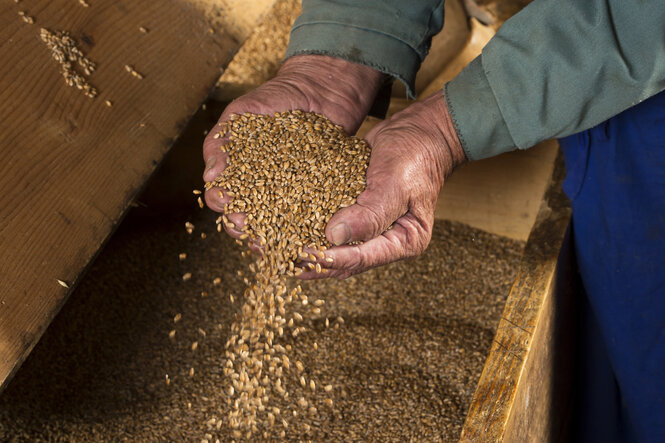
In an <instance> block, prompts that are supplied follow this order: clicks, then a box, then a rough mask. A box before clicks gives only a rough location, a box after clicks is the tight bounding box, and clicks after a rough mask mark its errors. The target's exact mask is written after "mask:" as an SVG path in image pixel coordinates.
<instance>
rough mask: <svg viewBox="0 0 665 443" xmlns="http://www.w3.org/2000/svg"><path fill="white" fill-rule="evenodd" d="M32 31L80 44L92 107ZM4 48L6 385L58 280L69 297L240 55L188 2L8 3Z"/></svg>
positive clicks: (2, 305) (1, 313) (1, 176)
mask: <svg viewBox="0 0 665 443" xmlns="http://www.w3.org/2000/svg"><path fill="white" fill-rule="evenodd" d="M22 8H25V9H26V12H27V13H28V14H29V15H31V16H33V17H34V18H35V21H36V24H35V25H28V24H26V23H24V22H23V21H22V20H21V18H20V17H19V16H18V15H17V12H18V11H19V10H20V9H22ZM139 26H144V27H146V28H147V29H148V30H149V31H150V32H149V33H147V34H144V33H141V32H139ZM40 27H46V28H49V29H52V30H67V31H70V32H71V34H72V36H73V37H74V38H76V39H77V40H78V41H79V43H80V45H81V47H82V49H83V51H84V52H85V53H87V55H88V56H89V58H90V59H92V60H93V61H94V62H96V63H97V70H96V71H95V72H94V73H93V75H92V76H91V77H90V81H91V83H92V84H93V85H94V86H95V87H96V88H98V90H99V97H97V98H96V99H90V98H87V97H84V96H83V94H81V93H80V91H77V90H76V89H75V88H70V87H67V86H66V85H65V83H64V81H63V78H62V76H61V75H60V73H59V66H58V65H57V63H56V62H55V61H54V60H52V59H51V54H50V52H49V50H48V49H47V48H46V46H45V45H44V44H43V43H42V42H41V41H40V38H39V29H40ZM0 41H2V42H3V43H2V45H1V46H0V57H1V58H2V60H3V63H2V65H1V66H0V100H1V102H2V104H3V106H2V107H1V108H0V140H1V143H2V160H3V161H2V163H0V189H2V190H3V192H2V193H1V194H0V245H1V246H2V251H3V254H2V256H1V257H0V288H1V289H0V386H2V385H4V383H5V382H6V381H7V380H8V378H9V377H10V375H11V374H12V372H13V371H15V370H16V369H17V368H18V366H19V365H20V363H21V362H22V361H23V359H24V358H25V357H26V356H27V354H28V353H29V352H30V350H31V349H32V347H33V346H34V344H35V343H36V341H37V340H38V339H39V337H40V336H41V334H42V333H43V332H44V330H45V328H46V327H47V325H48V324H49V322H50V320H51V319H52V318H53V316H54V315H55V314H56V313H57V311H58V310H59V308H60V306H61V305H62V304H63V303H64V301H65V300H66V298H67V295H68V293H69V292H70V290H71V289H66V288H64V287H62V286H60V285H59V284H58V282H57V279H60V280H63V281H65V282H67V283H68V284H69V286H70V288H72V287H74V286H75V285H76V282H77V281H78V278H79V277H80V275H81V273H82V271H83V269H84V268H85V266H86V265H87V264H88V263H89V262H90V260H91V259H92V258H93V256H94V255H95V253H96V252H97V251H98V250H99V248H100V246H101V245H102V243H103V242H104V241H105V239H106V238H107V237H108V236H109V234H110V232H111V231H112V229H113V228H114V227H115V226H116V225H117V223H118V222H119V221H120V219H121V217H122V215H123V213H124V212H125V210H126V209H127V207H128V206H129V205H130V203H131V201H132V199H133V198H134V196H135V195H136V194H137V192H138V190H139V189H140V188H141V186H142V185H143V184H144V183H145V181H146V179H147V178H148V177H149V176H150V174H151V172H152V171H153V170H154V168H155V166H156V165H157V164H158V163H159V161H160V160H161V158H162V156H163V155H164V154H165V153H166V152H167V150H168V149H169V148H170V147H171V145H172V144H173V142H174V140H175V138H176V137H177V136H178V135H179V133H180V132H181V130H182V129H183V128H184V127H185V125H186V124H187V121H188V120H189V118H190V117H191V115H193V113H194V112H195V110H196V109H197V108H198V106H199V104H200V103H201V101H202V100H203V99H204V98H205V96H206V95H207V94H208V92H209V90H210V89H211V87H212V86H213V85H214V83H215V80H216V79H217V78H218V77H219V74H220V68H221V67H223V66H225V65H226V63H228V61H229V59H230V57H231V56H232V54H233V53H234V52H235V50H236V49H237V44H236V43H235V42H234V41H233V40H232V39H230V38H229V37H227V36H226V35H225V34H224V33H223V32H219V31H217V32H212V30H211V28H210V27H209V26H208V24H207V22H206V20H205V18H204V17H203V16H202V14H200V13H197V11H196V10H195V9H194V8H193V7H192V6H191V5H190V4H189V3H187V2H186V1H184V0H167V1H161V2H135V1H131V0H95V1H90V6H89V7H87V8H85V7H82V6H81V5H80V4H79V2H77V1H74V0H58V1H55V0H35V1H32V2H25V5H24V2H21V3H19V4H14V3H12V4H11V6H5V7H4V9H3V10H2V12H0ZM126 64H130V65H133V66H134V67H135V68H136V70H137V71H139V72H141V73H142V74H143V75H144V78H143V79H142V80H139V79H137V78H135V77H133V76H131V75H130V74H129V73H127V72H126V71H125V68H124V66H125V65H126ZM107 99H108V100H111V101H112V102H113V106H112V107H110V108H109V107H107V106H105V105H104V101H105V100H107ZM197 155H198V154H197ZM109 278H113V276H109Z"/></svg>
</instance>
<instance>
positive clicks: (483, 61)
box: [445, 0, 665, 159]
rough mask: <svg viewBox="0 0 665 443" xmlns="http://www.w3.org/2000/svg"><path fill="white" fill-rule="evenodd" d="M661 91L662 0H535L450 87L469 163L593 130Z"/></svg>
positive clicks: (664, 57)
mask: <svg viewBox="0 0 665 443" xmlns="http://www.w3.org/2000/svg"><path fill="white" fill-rule="evenodd" d="M663 89H665V2H663V1H662V0H567V1H563V0H561V1H552V0H536V1H534V2H533V3H531V4H530V5H529V6H527V7H526V8H525V9H523V10H522V11H521V12H519V13H518V14H517V15H515V16H514V17H513V18H511V19H510V20H508V21H507V22H506V23H505V24H504V25H503V26H502V27H501V29H500V30H499V32H498V33H497V35H496V36H495V37H494V38H493V39H492V40H491V41H490V43H489V44H488V45H487V46H486V47H485V49H484V50H483V53H482V55H481V56H480V57H478V58H477V59H476V60H474V61H473V62H472V63H471V64H470V65H469V66H468V67H467V68H466V69H465V70H464V71H462V73H460V75H459V76H457V77H456V78H455V79H454V80H452V81H451V82H449V83H448V84H447V85H446V86H445V90H446V97H447V100H448V107H449V110H450V112H451V115H452V117H453V121H454V123H455V126H456V128H457V131H458V134H459V136H460V139H461V141H462V144H463V146H464V149H465V151H466V153H467V157H469V159H480V158H485V157H491V156H493V155H496V154H500V153H502V152H505V151H509V150H512V149H514V147H518V148H520V149H526V148H529V147H531V146H533V145H534V144H536V143H538V142H540V141H542V140H546V139H549V138H553V137H563V136H566V135H570V134H574V133H576V132H579V131H582V130H584V129H588V128H590V127H593V126H595V125H597V124H599V123H601V122H603V121H605V120H607V119H608V118H610V117H612V116H613V115H616V114H618V113H619V112H621V111H623V110H624V109H627V108H629V107H631V106H633V105H635V104H637V103H639V102H641V101H642V100H645V99H646V98H648V97H650V96H652V95H654V94H656V93H658V92H660V91H662V90H663Z"/></svg>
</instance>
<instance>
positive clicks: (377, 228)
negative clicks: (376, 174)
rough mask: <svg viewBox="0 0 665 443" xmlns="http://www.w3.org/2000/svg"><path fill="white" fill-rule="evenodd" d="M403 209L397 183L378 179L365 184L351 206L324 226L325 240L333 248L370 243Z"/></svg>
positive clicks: (400, 214) (404, 205) (402, 201)
mask: <svg viewBox="0 0 665 443" xmlns="http://www.w3.org/2000/svg"><path fill="white" fill-rule="evenodd" d="M368 176H369V172H368ZM407 210H408V206H407V202H406V201H404V198H403V196H402V192H401V190H400V189H398V185H397V183H396V182H395V181H391V180H389V179H384V178H383V177H380V178H378V179H377V180H376V181H375V182H374V183H372V184H370V183H368V186H367V189H365V191H363V192H362V193H361V194H360V195H359V196H358V198H357V200H356V203H355V204H353V205H351V206H349V207H347V208H342V209H341V210H339V211H337V213H335V215H333V216H332V218H331V219H330V221H329V222H328V225H327V226H326V238H327V239H328V241H329V242H331V243H332V244H334V245H336V246H339V245H344V244H347V243H350V242H356V241H368V240H371V239H373V238H375V237H377V236H378V235H380V234H381V233H382V232H384V231H385V230H386V229H388V227H389V226H390V225H391V224H392V223H393V222H394V221H395V220H397V219H398V218H399V217H401V216H402V215H404V214H405V213H406V212H407Z"/></svg>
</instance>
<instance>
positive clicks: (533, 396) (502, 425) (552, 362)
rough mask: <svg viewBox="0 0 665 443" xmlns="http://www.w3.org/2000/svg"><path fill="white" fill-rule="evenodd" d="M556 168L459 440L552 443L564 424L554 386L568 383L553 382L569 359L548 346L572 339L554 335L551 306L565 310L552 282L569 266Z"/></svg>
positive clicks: (556, 318) (566, 210) (557, 319)
mask: <svg viewBox="0 0 665 443" xmlns="http://www.w3.org/2000/svg"><path fill="white" fill-rule="evenodd" d="M562 163H563V162H562V160H561V158H559V160H558V165H557V168H555V171H554V174H553V176H552V180H551V182H550V185H549V187H548V191H547V193H546V195H545V198H544V199H543V202H542V205H541V206H540V212H539V214H538V219H537V220H536V223H535V224H534V227H533V229H532V231H531V235H530V236H529V240H528V242H527V245H526V247H525V250H524V256H523V258H522V261H521V263H520V267H519V270H518V275H517V278H516V280H515V283H514V284H513V287H512V289H511V291H510V295H509V296H508V299H507V301H506V306H505V308H504V311H503V314H502V317H501V320H500V322H499V326H498V328H497V332H496V335H495V337H494V341H493V342H492V346H491V348H490V353H489V356H488V358H487V361H486V362H485V367H484V368H483V372H482V374H481V376H480V381H479V383H478V386H477V388H476V392H475V393H474V396H473V399H472V400H471V405H470V407H469V412H468V414H467V419H466V422H465V424H464V428H463V430H462V434H461V441H463V442H476V441H553V440H554V439H555V437H556V435H555V433H556V432H558V430H560V429H561V428H562V426H563V425H564V424H563V422H564V419H563V418H564V417H563V415H557V414H559V413H560V412H561V406H562V405H565V404H566V402H567V401H568V400H569V399H570V396H566V395H561V394H562V392H557V389H553V387H554V386H558V389H559V391H561V390H563V389H565V388H567V389H568V390H569V389H570V384H568V385H567V386H566V385H561V384H559V385H556V384H554V383H553V381H554V380H555V378H556V377H555V374H556V373H557V369H558V368H564V369H565V370H566V371H568V373H569V371H570V369H571V366H570V359H569V358H568V359H567V357H570V355H567V356H566V355H565V354H564V353H561V352H557V348H555V346H554V345H558V350H561V349H563V347H565V346H567V345H569V344H570V340H571V337H572V336H570V335H569V336H567V337H565V338H566V340H564V341H562V340H560V339H561V338H562V337H564V336H563V335H557V334H558V331H565V328H563V327H562V323H561V319H562V318H563V317H562V316H561V315H560V312H561V311H560V310H559V309H557V307H560V306H565V304H562V303H560V302H559V300H560V299H558V297H559V294H557V290H558V289H557V288H561V287H562V286H560V285H558V283H557V282H566V279H565V278H563V279H559V280H557V279H556V276H557V273H560V272H564V271H566V269H565V267H566V264H567V262H566V261H561V262H560V261H558V259H559V256H560V250H561V246H562V244H563V239H564V236H565V232H566V228H567V226H568V222H569V220H570V206H569V203H568V200H567V199H566V197H565V196H564V195H563V191H562V189H561V182H562V180H563V174H564V172H563V164H562ZM567 281H570V278H569V279H568V280H567ZM555 337H558V339H559V340H558V341H557V340H555ZM562 372H565V371H562ZM523 421H526V422H527V423H526V424H525V423H522V422H523ZM525 426H526V427H525ZM527 428H528V429H527Z"/></svg>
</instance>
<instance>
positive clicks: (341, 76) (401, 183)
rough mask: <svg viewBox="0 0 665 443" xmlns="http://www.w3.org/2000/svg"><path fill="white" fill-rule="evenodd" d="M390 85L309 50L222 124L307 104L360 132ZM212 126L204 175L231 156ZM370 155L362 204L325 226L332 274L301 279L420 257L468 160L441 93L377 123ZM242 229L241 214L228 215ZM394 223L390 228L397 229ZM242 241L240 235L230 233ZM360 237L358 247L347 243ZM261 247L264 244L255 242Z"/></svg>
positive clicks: (220, 201) (211, 194)
mask: <svg viewBox="0 0 665 443" xmlns="http://www.w3.org/2000/svg"><path fill="white" fill-rule="evenodd" d="M382 81H383V78H382V75H381V74H380V73H379V72H377V71H375V70H373V69H371V68H367V67H365V66H361V65H357V64H354V63H350V62H346V61H344V60H341V59H336V58H331V57H326V56H316V55H314V56H311V55H302V56H296V57H292V58H290V59H289V60H287V61H286V62H285V63H284V65H283V67H282V69H280V72H279V74H278V75H277V77H275V78H274V79H273V80H270V81H269V82H267V83H265V84H264V85H263V86H261V87H259V88H257V89H256V90H254V91H252V92H251V93H249V94H247V95H245V96H243V97H241V98H239V99H237V100H235V101H234V102H233V103H231V104H230V105H229V106H227V108H226V110H225V111H224V113H223V114H222V115H221V117H220V119H219V121H220V122H222V121H227V120H228V118H229V116H230V115H231V114H233V113H235V114H242V113H244V112H252V113H257V114H271V113H274V112H277V111H285V110H292V109H300V110H303V111H311V112H318V113H321V114H323V115H325V116H326V117H328V118H329V119H330V120H331V121H333V122H334V123H337V124H340V125H342V127H343V128H344V130H345V131H346V132H347V133H349V134H353V133H355V132H356V130H357V129H358V127H359V126H360V124H361V123H362V121H363V119H364V118H365V116H366V114H367V112H368V110H369V108H370V107H371V104H372V102H373V100H374V98H375V96H376V94H377V92H378V89H379V87H380V85H381V83H382ZM215 132H216V131H215V130H214V128H213V130H211V131H210V134H209V135H208V137H207V138H206V140H205V142H204V147H203V154H204V159H205V160H206V170H205V172H204V174H203V179H204V180H205V181H211V180H214V179H215V178H216V177H217V176H219V174H220V173H221V172H222V171H223V170H224V168H225V167H226V154H225V153H223V152H221V151H220V149H219V147H220V146H221V145H222V144H223V143H225V140H224V139H214V138H213V137H212V136H213V134H214V133H215ZM366 139H367V142H368V143H369V144H370V146H371V147H372V155H371V158H370V163H369V167H368V170H367V188H366V190H365V191H364V192H363V193H361V194H360V195H359V196H358V199H357V203H356V204H354V205H352V206H349V207H347V208H343V209H341V210H340V211H338V212H337V213H336V214H335V215H334V216H333V217H332V219H331V220H330V222H329V223H328V226H327V227H326V237H327V238H328V240H329V241H330V242H331V243H333V244H334V245H336V246H334V247H332V248H330V249H328V250H327V251H326V253H325V254H326V258H328V257H330V258H332V259H333V261H332V262H331V263H330V262H328V261H326V260H318V261H319V263H320V264H321V266H322V267H323V268H325V269H326V270H327V272H326V273H322V274H317V273H315V272H313V271H312V272H303V273H302V274H301V275H300V277H299V278H301V279H314V278H325V277H337V278H346V277H349V276H350V275H353V274H356V273H359V272H363V271H365V270H367V269H370V268H373V267H376V266H380V265H383V264H387V263H390V262H393V261H396V260H401V259H405V258H409V257H415V256H417V255H419V254H420V253H422V252H423V251H424V250H425V248H427V245H428V244H429V241H430V239H431V236H432V225H433V223H434V208H435V207H436V200H437V197H438V195H439V191H440V190H441V188H442V186H443V182H444V180H445V178H446V177H447V176H448V175H449V174H450V173H451V172H452V170H453V169H454V168H455V166H457V165H459V164H461V163H463V162H464V161H465V160H466V158H465V155H464V151H463V150H462V147H461V144H460V142H459V139H458V137H457V134H456V133H455V129H454V126H453V123H452V120H451V118H450V115H449V113H448V109H447V106H446V102H445V99H444V97H443V93H442V92H438V93H435V94H433V95H432V96H430V97H428V98H427V99H425V100H423V101H421V102H417V103H414V104H412V105H411V106H409V107H408V108H406V109H405V110H403V111H401V112H399V113H397V114H395V115H394V116H392V117H391V118H390V119H387V120H385V121H383V122H381V123H379V124H378V125H376V126H375V127H374V128H373V129H372V130H371V131H370V132H369V133H368V134H367V137H366ZM205 198H206V203H207V204H208V206H209V207H210V208H212V209H213V210H216V211H218V212H222V211H223V207H224V203H226V202H228V200H229V198H228V197H227V196H226V195H224V196H223V197H220V196H219V195H218V190H217V189H211V190H209V191H207V192H206V194H205ZM227 216H228V218H229V220H231V221H232V222H233V223H234V224H235V225H236V226H242V225H243V223H244V215H243V214H227ZM391 226H392V228H391V229H388V228H389V227H391ZM225 229H226V230H227V232H228V233H229V234H230V235H231V236H233V237H235V238H238V237H239V236H240V235H241V234H242V232H241V231H239V230H236V229H227V228H225ZM358 241H362V242H363V243H362V244H360V245H347V243H350V242H358ZM251 247H252V249H253V250H255V251H257V252H258V251H259V248H258V246H256V245H252V246H251Z"/></svg>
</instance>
